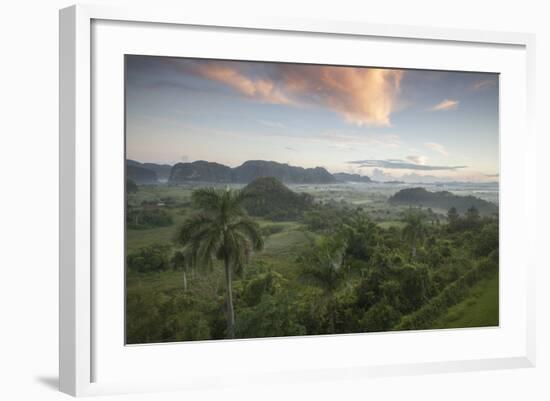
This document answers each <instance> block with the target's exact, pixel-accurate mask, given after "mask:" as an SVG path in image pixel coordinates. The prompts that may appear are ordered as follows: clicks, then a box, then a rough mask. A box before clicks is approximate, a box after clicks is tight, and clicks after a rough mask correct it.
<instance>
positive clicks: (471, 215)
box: [466, 206, 479, 229]
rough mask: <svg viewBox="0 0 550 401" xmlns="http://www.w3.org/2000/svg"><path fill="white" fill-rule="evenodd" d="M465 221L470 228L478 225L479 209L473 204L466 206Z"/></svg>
mask: <svg viewBox="0 0 550 401" xmlns="http://www.w3.org/2000/svg"><path fill="white" fill-rule="evenodd" d="M466 223H467V226H468V228H470V229H474V228H477V227H478V226H479V211H478V210H477V208H476V207H475V206H472V207H470V208H468V210H467V211H466Z"/></svg>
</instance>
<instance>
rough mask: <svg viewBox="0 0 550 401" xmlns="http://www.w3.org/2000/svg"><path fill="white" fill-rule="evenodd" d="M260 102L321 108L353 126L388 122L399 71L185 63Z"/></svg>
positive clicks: (398, 88)
mask: <svg viewBox="0 0 550 401" xmlns="http://www.w3.org/2000/svg"><path fill="white" fill-rule="evenodd" d="M186 72H193V73H194V74H196V75H199V76H201V77H203V78H205V79H209V80H213V81H216V82H220V83H222V84H224V85H226V86H228V87H230V88H232V89H233V90H235V91H237V92H238V93H239V94H241V95H243V96H245V97H247V98H249V99H251V100H256V101H259V102H263V103H271V104H285V105H294V106H301V107H323V108H327V109H329V110H331V111H333V112H335V113H337V114H339V115H340V116H342V117H343V118H344V119H345V120H346V121H347V122H348V123H351V124H355V125H358V126H390V125H391V119H390V117H391V114H392V113H393V112H394V111H395V109H396V103H397V97H398V95H399V92H400V86H401V80H402V78H403V74H404V72H403V71H400V70H390V69H379V68H356V67H332V66H316V65H296V64H274V65H270V66H269V68H267V67H265V66H263V67H262V65H255V64H250V63H242V62H212V61H209V62H196V63H195V64H194V66H193V68H188V67H186Z"/></svg>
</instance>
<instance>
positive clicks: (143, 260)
mask: <svg viewBox="0 0 550 401" xmlns="http://www.w3.org/2000/svg"><path fill="white" fill-rule="evenodd" d="M126 265H127V267H128V269H129V270H131V271H137V272H141V273H144V272H159V271H164V270H168V269H169V268H170V247H169V246H168V245H158V244H157V245H151V246H147V247H144V248H141V249H140V250H138V251H137V252H133V253H130V254H129V255H128V256H127V257H126Z"/></svg>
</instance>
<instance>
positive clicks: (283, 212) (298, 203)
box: [243, 177, 313, 220]
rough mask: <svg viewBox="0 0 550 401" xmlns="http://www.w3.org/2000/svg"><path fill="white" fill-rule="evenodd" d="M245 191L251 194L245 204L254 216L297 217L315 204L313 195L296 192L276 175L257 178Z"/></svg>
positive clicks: (282, 218) (285, 218)
mask: <svg viewBox="0 0 550 401" xmlns="http://www.w3.org/2000/svg"><path fill="white" fill-rule="evenodd" d="M243 191H244V192H245V193H246V194H248V195H251V196H250V198H248V199H246V200H245V202H244V206H245V209H246V210H247V211H248V213H249V214H250V215H252V216H258V217H265V218H269V219H272V220H288V219H295V218H297V217H299V216H300V214H301V213H302V212H304V211H306V210H308V209H310V208H311V207H312V206H313V197H312V196H311V195H309V194H305V193H296V192H294V191H292V190H290V189H289V188H287V187H286V186H285V185H284V184H283V183H282V182H281V181H279V180H278V179H277V178H275V177H261V178H257V179H255V180H254V181H252V182H251V183H250V184H248V185H247V186H246V187H244V189H243Z"/></svg>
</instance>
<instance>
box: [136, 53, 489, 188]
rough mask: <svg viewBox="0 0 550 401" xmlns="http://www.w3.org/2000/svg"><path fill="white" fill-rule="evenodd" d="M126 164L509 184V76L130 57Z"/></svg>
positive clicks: (380, 178)
mask: <svg viewBox="0 0 550 401" xmlns="http://www.w3.org/2000/svg"><path fill="white" fill-rule="evenodd" d="M126 138H127V139H126V140H127V143H126V147H127V157H128V158H130V159H134V160H138V161H142V162H157V163H169V164H173V163H177V162H182V161H194V160H208V161H215V162H218V163H222V164H226V165H229V166H237V165H240V164H242V163H243V162H244V161H246V160H251V159H263V160H274V161H277V162H281V163H289V164H291V165H296V166H303V167H316V166H322V167H325V168H326V169H327V170H329V171H330V172H333V173H336V172H353V173H360V174H363V175H369V176H373V177H374V178H376V179H379V180H389V179H405V180H406V179H416V178H418V177H419V176H424V177H436V179H439V180H462V181H494V180H496V179H498V176H497V174H498V171H499V168H498V165H499V159H498V154H499V150H498V142H499V139H498V75H497V74H489V73H473V72H446V71H425V70H399V69H381V68H365V67H342V66H322V65H304V64H283V63H262V62H246V61H244V62H243V61H220V60H198V59H182V58H168V57H148V56H127V59H126Z"/></svg>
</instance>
